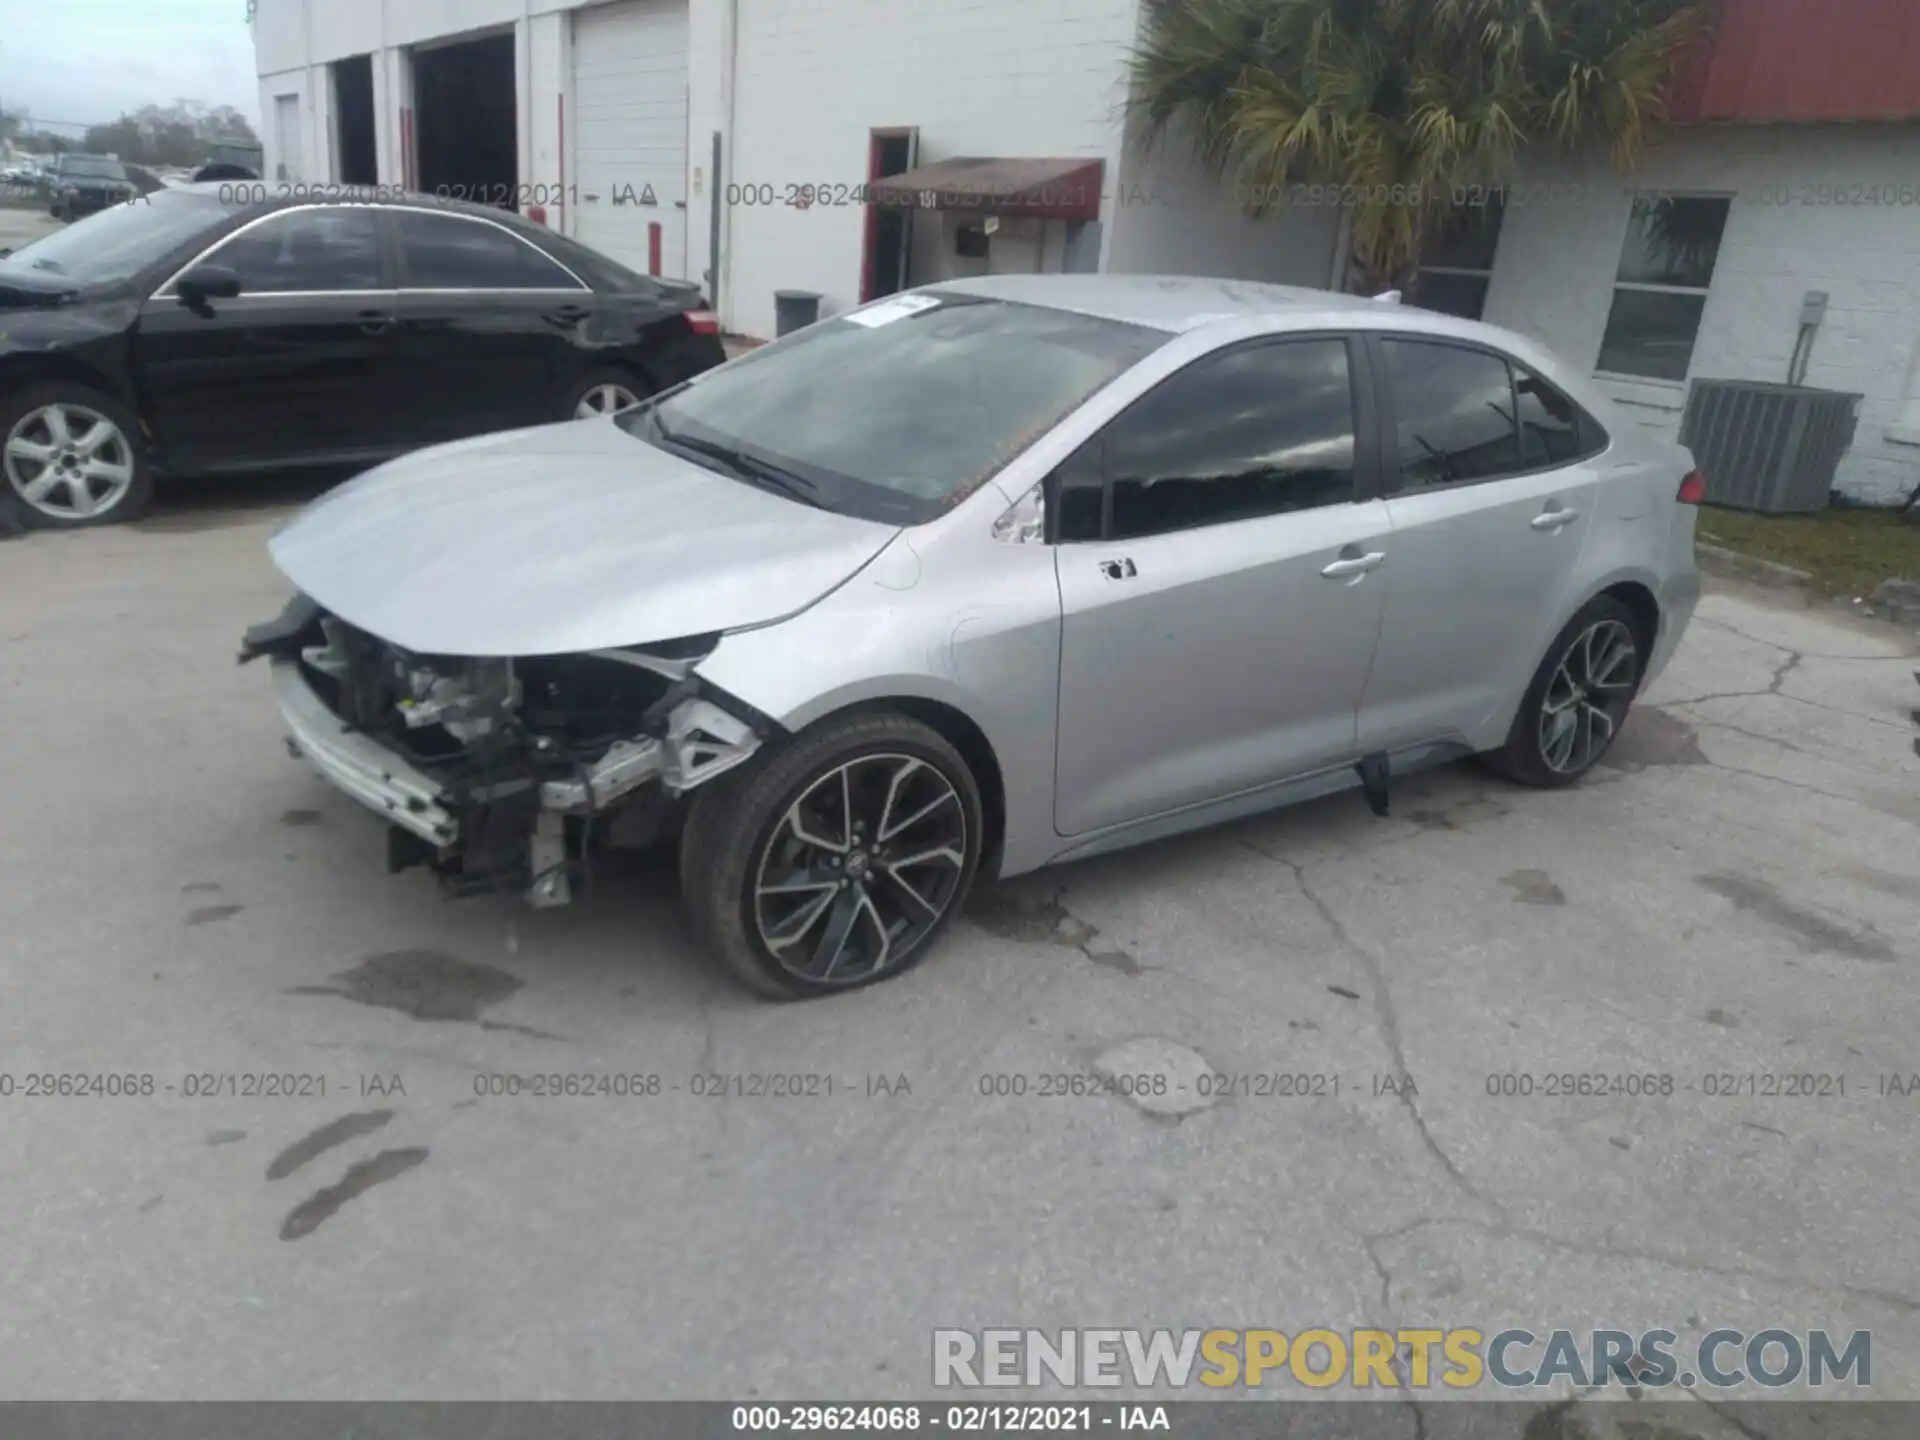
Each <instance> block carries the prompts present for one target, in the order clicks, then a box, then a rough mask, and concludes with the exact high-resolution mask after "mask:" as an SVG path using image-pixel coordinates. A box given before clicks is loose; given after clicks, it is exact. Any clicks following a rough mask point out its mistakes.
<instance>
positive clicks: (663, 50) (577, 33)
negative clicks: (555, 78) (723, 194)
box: [567, 0, 698, 279]
mask: <svg viewBox="0 0 1920 1440" xmlns="http://www.w3.org/2000/svg"><path fill="white" fill-rule="evenodd" d="M572 108H573V117H574V128H575V134H574V135H572V136H569V137H568V140H569V143H568V146H567V148H568V149H569V150H570V151H571V152H572V153H571V154H570V155H569V157H568V163H567V169H568V171H569V172H570V173H569V174H568V176H567V187H568V191H569V194H568V200H569V201H570V202H572V203H576V204H577V206H578V208H577V210H576V211H575V214H576V216H577V219H576V221H575V230H574V234H575V236H576V238H578V239H579V240H580V241H581V242H582V243H583V244H586V245H591V246H592V247H593V248H594V249H596V250H599V251H602V252H604V253H605V254H608V255H611V256H612V257H613V258H614V259H616V260H618V261H620V262H621V263H622V264H623V265H627V266H630V267H631V268H633V269H635V270H638V271H640V273H641V274H643V275H644V274H646V273H647V272H648V270H649V269H650V268H651V263H650V262H651V253H652V237H651V227H652V226H655V225H658V226H659V227H660V247H659V248H660V273H661V274H662V275H668V276H672V277H674V278H676V279H686V278H698V277H688V275H687V0H617V3H615V4H611V5H594V6H590V7H588V8H586V9H584V10H576V11H574V14H573V107H572ZM576 197H577V199H576Z"/></svg>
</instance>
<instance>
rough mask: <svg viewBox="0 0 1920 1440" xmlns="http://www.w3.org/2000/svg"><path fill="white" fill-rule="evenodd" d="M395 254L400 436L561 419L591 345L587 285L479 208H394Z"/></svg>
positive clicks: (416, 440) (439, 437) (415, 439)
mask: <svg viewBox="0 0 1920 1440" xmlns="http://www.w3.org/2000/svg"><path fill="white" fill-rule="evenodd" d="M388 216H389V218H390V220H391V223H392V224H393V226H394V230H395V240H396V247H397V252H398V257H399V264H400V277H399V278H400V296H399V305H398V315H399V321H400V329H399V336H398V339H397V340H396V342H395V366H396V370H397V373H398V376H399V379H400V382H401V383H402V384H403V385H404V386H405V387H406V388H407V390H408V392H409V393H410V394H411V395H412V397H413V403H412V405H411V406H410V407H409V410H408V413H407V419H406V422H405V426H404V429H403V433H402V435H401V440H402V441H403V443H405V444H408V445H431V444H437V443H439V442H440V441H443V440H459V439H464V438H465V437H467V436H470V435H484V434H487V433H489V432H491V431H495V430H511V429H515V428H517V427H520V426H524V425H541V424H545V423H548V422H550V421H554V420H559V419H561V418H563V416H562V410H563V408H564V405H565V401H566V398H567V396H566V389H567V381H568V380H569V378H570V377H571V376H572V375H573V374H574V373H575V371H576V370H578V371H580V372H581V373H584V369H585V366H586V365H587V364H588V363H590V362H589V361H588V360H586V359H584V358H582V357H584V356H586V355H587V354H589V352H588V351H587V350H586V349H585V347H583V346H581V345H578V344H576V343H575V338H574V337H576V336H578V335H579V334H581V333H583V331H584V330H585V328H586V327H588V326H590V325H591V324H592V323H593V320H594V314H595V312H594V309H593V305H592V301H593V292H592V291H591V290H589V289H587V288H586V287H585V285H583V284H582V283H581V282H580V280H579V279H578V278H577V277H575V276H574V275H572V274H570V273H569V272H568V271H567V270H565V269H563V268H562V267H561V266H559V265H557V264H555V263H554V261H553V260H552V259H550V258H549V257H548V256H546V255H544V254H542V253H541V252H540V251H539V250H537V249H535V248H534V247H533V246H532V245H529V244H528V243H527V242H526V241H524V240H522V239H520V238H519V237H518V236H516V235H514V234H513V233H512V232H511V231H510V230H508V229H507V228H506V227H505V226H504V225H499V224H496V223H495V222H493V221H491V220H485V219H481V218H478V217H476V216H469V215H454V214H443V213H433V212H429V211H425V210H403V209H394V210H391V211H389V212H388Z"/></svg>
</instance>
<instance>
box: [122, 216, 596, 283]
mask: <svg viewBox="0 0 1920 1440" xmlns="http://www.w3.org/2000/svg"><path fill="white" fill-rule="evenodd" d="M343 209H352V210H371V211H374V212H375V213H376V214H377V213H379V212H380V211H383V210H384V211H399V212H401V213H403V214H412V215H444V216H446V217H447V218H449V219H452V220H465V221H467V222H469V223H470V224H474V225H491V226H492V227H493V228H494V229H496V230H498V231H500V232H501V233H502V234H503V235H505V236H506V237H507V238H508V239H509V240H511V241H513V242H514V243H515V244H517V245H524V246H526V247H527V249H529V250H531V251H533V253H534V254H536V255H538V256H539V257H540V258H541V259H543V260H545V261H546V262H547V263H548V264H550V265H554V266H557V267H559V269H560V270H561V272H562V273H563V274H565V275H566V276H567V277H568V278H569V279H571V280H572V281H573V283H574V287H577V288H569V287H567V286H562V285H552V286H545V285H529V286H513V287H506V286H501V287H487V288H476V289H469V290H452V289H433V288H427V287H411V286H410V287H403V288H398V293H401V294H407V295H505V294H528V295H534V294H537V295H578V294H581V293H582V292H584V293H586V294H588V295H591V294H593V293H594V291H593V287H592V286H591V285H589V284H587V282H586V281H584V280H582V279H581V278H580V277H579V275H578V274H576V273H575V272H574V270H573V268H572V267H571V266H570V265H568V264H567V263H566V262H565V261H564V260H561V259H559V258H557V257H556V256H553V255H549V254H547V252H546V251H544V250H542V249H541V248H540V247H539V246H538V245H535V244H534V243H533V242H532V241H531V240H528V239H525V238H524V237H522V236H519V235H516V234H514V233H513V231H511V230H509V229H508V228H507V227H506V226H505V225H502V224H500V223H499V222H498V221H497V220H488V219H485V218H483V217H482V216H478V215H458V214H454V213H453V212H452V211H448V210H438V209H434V208H432V207H431V206H427V205H383V204H378V203H375V202H371V201H365V200H329V201H321V202H318V203H315V204H308V205H286V206H282V207H281V208H279V209H277V210H269V211H268V212H267V213H266V214H264V215H256V216H254V218H253V219H251V220H249V221H247V223H246V224H244V225H242V226H241V227H240V228H239V229H238V230H233V231H229V232H228V233H227V234H225V235H222V236H221V237H220V238H219V239H218V240H216V241H214V242H213V243H212V244H211V245H209V246H207V247H206V248H205V249H203V250H202V251H200V253H199V254H197V255H195V256H194V257H193V258H192V259H191V260H189V261H187V263H186V264H184V265H182V266H181V267H180V268H179V269H178V270H175V271H174V272H173V274H171V275H169V276H168V277H167V278H166V280H165V282H164V283H162V285H161V286H160V288H159V289H158V290H155V291H154V292H153V293H152V294H151V295H150V296H148V297H147V298H148V299H150V300H176V299H178V298H179V291H177V290H176V289H175V288H174V286H175V285H176V284H178V283H179V280H180V277H181V276H182V275H185V274H186V273H187V272H188V271H189V270H192V269H193V268H194V267H195V266H196V265H201V264H204V263H206V260H207V258H208V257H209V256H211V255H214V254H217V253H218V252H219V251H221V250H223V249H225V248H226V247H227V246H228V245H230V244H232V243H233V242H234V241H235V240H238V239H239V238H240V237H241V236H242V235H244V234H246V233H247V232H248V231H249V230H252V229H254V228H255V227H256V226H259V225H264V224H266V223H267V222H268V221H269V220H277V219H279V218H280V217H281V216H283V215H294V214H298V213H299V212H301V211H303V210H343ZM249 293H251V294H252V295H255V296H273V297H275V298H278V299H285V298H287V297H288V296H300V297H309V296H315V295H391V294H394V293H396V291H395V289H375V290H362V289H353V290H255V291H252V292H246V291H243V292H241V294H240V295H238V296H235V297H234V298H235V299H242V300H244V299H246V298H247V297H248V294H249Z"/></svg>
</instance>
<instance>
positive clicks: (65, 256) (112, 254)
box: [5, 190, 239, 285]
mask: <svg viewBox="0 0 1920 1440" xmlns="http://www.w3.org/2000/svg"><path fill="white" fill-rule="evenodd" d="M238 208H239V207H238V206H236V205H229V204H223V203H221V201H220V199H219V198H218V196H217V194H209V193H202V192H189V191H181V190H159V191H156V192H155V193H153V194H152V195H147V196H143V197H140V198H138V199H133V200H128V201H126V202H125V203H124V204H120V205H115V206H114V207H112V208H111V209H109V210H102V211H100V212H99V213H98V214H94V215H89V216H87V218H86V219H84V220H76V221H74V223H73V224H71V225H68V226H67V227H66V228H64V229H61V230H56V231H54V232H53V233H52V234H51V235H43V236H41V237H40V239H38V240H35V241H34V242H33V243H32V244H31V245H23V246H21V247H20V248H19V249H18V250H16V251H14V252H13V254H11V255H10V256H8V257H7V259H6V262H5V263H6V264H7V265H9V266H19V267H24V268H26V269H31V270H43V271H46V272H47V273H49V274H53V275H60V276H64V277H66V278H67V279H70V280H73V281H76V282H77V283H79V284H82V285H107V284H112V283H114V282H115V281H120V280H126V279H128V278H130V277H132V276H134V275H137V274H139V273H140V272H141V271H142V270H144V269H146V268H147V266H149V265H152V264H154V263H155V262H157V261H159V260H162V259H164V258H165V257H166V256H167V255H168V254H169V253H171V252H172V251H174V250H175V249H178V248H179V247H180V246H182V245H185V244H186V243H187V242H188V241H190V240H192V239H193V238H194V237H195V236H196V235H198V234H200V233H202V232H210V231H212V230H213V229H214V227H216V226H217V225H219V224H220V222H221V221H222V220H224V219H226V218H227V217H228V216H230V215H232V214H233V213H234V211H235V210H236V209H238Z"/></svg>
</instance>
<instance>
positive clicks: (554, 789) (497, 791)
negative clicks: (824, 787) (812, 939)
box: [240, 596, 764, 907]
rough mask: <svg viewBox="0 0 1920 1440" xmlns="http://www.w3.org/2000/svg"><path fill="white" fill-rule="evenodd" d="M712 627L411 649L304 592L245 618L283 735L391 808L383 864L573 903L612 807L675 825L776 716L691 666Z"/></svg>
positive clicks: (470, 888) (380, 807) (625, 833)
mask: <svg viewBox="0 0 1920 1440" xmlns="http://www.w3.org/2000/svg"><path fill="white" fill-rule="evenodd" d="M715 638H717V637H711V636H707V637H696V638H694V639H691V640H686V641H682V642H679V643H677V644H670V645H665V646H655V647H652V648H649V649H646V650H639V649H631V650H606V651H598V652H593V653H589V654H582V655H559V656H543V657H536V658H532V659H521V660H513V659H471V658H461V657H447V656H432V655H415V654H411V653H409V652H407V651H404V650H402V649H400V648H399V647H397V646H395V645H392V644H389V643H387V642H386V641H383V640H380V639H377V638H375V637H374V636H371V635H368V634H367V633H365V632H364V631H361V630H358V629H355V628H354V627H353V626H351V625H349V624H347V623H346V622H345V621H343V620H341V619H339V618H338V617H336V616H334V615H330V614H328V613H327V612H326V611H324V610H322V609H321V608H320V606H318V605H317V604H315V603H314V602H313V601H312V600H310V599H308V598H307V597H306V596H296V597H295V598H294V599H293V600H292V601H291V602H289V604H288V605H287V608H286V609H285V611H283V612H282V614H281V615H280V616H279V617H278V618H277V619H275V620H272V621H270V622H268V623H266V624H264V625H258V626H255V627H254V628H253V629H251V630H249V631H248V632H247V635H246V638H245V640H244V642H243V644H242V648H241V652H240V660H241V662H242V663H245V662H247V661H250V660H254V659H258V658H260V657H262V656H265V657H268V658H269V659H270V660H271V662H272V667H273V683H274V690H275V693H276V696H277V698H278V700H279V704H280V711H281V715H282V717H283V719H284V720H285V722H286V726H287V732H288V741H287V743H288V748H289V750H290V751H291V752H292V753H293V754H294V755H296V756H298V757H300V758H303V759H305V760H307V761H308V762H309V763H311V764H312V765H313V766H314V767H315V768H316V769H318V770H319V771H320V772H321V773H322V774H323V775H324V776H326V777H327V778H328V779H329V780H331V781H332V782H333V783H334V784H336V785H338V786H339V787H340V788H341V789H343V790H345V791H346V792H347V793H348V794H350V795H352V796H353V797H354V798H356V799H358V800H359V801H360V802H361V803H362V804H365V805H367V806H369V807H371V808H373V809H374V810H376V811H381V812H384V813H385V814H386V816H387V817H388V820H389V829H388V864H389V868H390V869H393V870H396V871H398V870H403V869H406V868H408V867H410V866H413V865H426V866H428V867H429V868H430V869H432V870H433V871H434V872H435V873H436V874H437V875H439V877H440V878H441V880H442V881H443V883H445V884H446V885H447V887H448V888H449V889H450V890H451V891H453V892H454V893H456V894H462V895H471V894H487V893H495V892H500V891H515V890H519V891H524V892H525V894H526V897H527V899H528V900H529V901H530V902H532V903H533V904H535V905H538V906H543V907H544V906H555V905H564V904H566V903H567V902H568V901H569V900H570V899H571V898H572V896H573V888H574V883H575V880H576V879H577V877H578V876H579V875H580V874H581V872H582V865H583V862H584V859H585V856H586V854H587V851H588V847H589V846H590V844H592V843H593V842H594V841H595V840H596V839H600V838H606V836H607V831H608V828H609V827H611V826H612V823H613V821H614V819H615V817H619V819H620V821H621V826H620V830H619V832H618V836H617V838H618V839H619V841H620V842H621V843H627V844H635V843H644V842H645V841H646V840H648V839H651V838H653V837H655V836H657V835H660V834H662V833H668V832H669V831H670V829H671V827H672V823H673V821H674V820H675V818H676V811H677V807H678V804H679V802H680V799H681V797H682V796H684V795H685V794H686V793H687V792H688V791H690V790H692V789H694V788H695V787H696V786H699V785H701V784H703V783H705V782H706V781H708V780H711V779H712V778H713V777H714V776H716V775H719V774H722V773H724V772H725V771H727V770H730V769H732V768H733V767H734V766H736V765H738V764H740V763H741V762H742V761H744V760H746V759H747V758H748V757H749V756H751V755H752V754H753V753H754V752H755V751H756V750H757V749H759V747H760V744H761V742H762V740H763V738H764V735H763V733H762V728H763V727H756V725H755V723H753V722H752V721H749V720H743V719H741V718H739V717H738V716H736V715H734V714H732V713H730V712H729V711H728V710H727V709H724V708H722V706H721V704H719V703H716V701H715V699H713V698H711V694H710V690H709V687H707V686H705V685H704V684H703V682H702V681H701V680H700V679H699V678H698V677H697V676H695V675H693V673H692V666H693V663H694V662H695V661H697V660H698V659H699V658H700V656H701V655H703V654H705V653H706V652H707V651H708V650H710V649H711V647H712V644H713V640H714V639H715Z"/></svg>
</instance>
